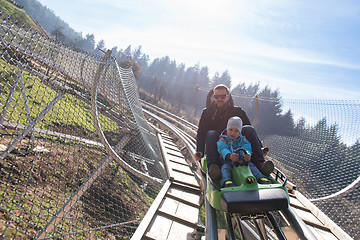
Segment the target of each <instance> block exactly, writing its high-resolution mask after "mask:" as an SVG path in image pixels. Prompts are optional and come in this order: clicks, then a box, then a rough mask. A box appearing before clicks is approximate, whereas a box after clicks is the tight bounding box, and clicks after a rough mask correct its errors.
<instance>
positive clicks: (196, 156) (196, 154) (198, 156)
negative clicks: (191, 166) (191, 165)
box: [194, 152, 203, 161]
mask: <svg viewBox="0 0 360 240" xmlns="http://www.w3.org/2000/svg"><path fill="white" fill-rule="evenodd" d="M194 156H195V159H196V160H197V161H200V160H201V158H202V156H203V154H202V153H201V152H196V153H195V154H194Z"/></svg>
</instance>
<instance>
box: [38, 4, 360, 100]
mask: <svg viewBox="0 0 360 240" xmlns="http://www.w3.org/2000/svg"><path fill="white" fill-rule="evenodd" d="M38 1H39V2H40V3H41V4H43V5H44V6H47V7H48V8H49V9H51V10H53V11H54V13H55V15H57V16H59V17H60V18H61V19H62V20H64V21H65V22H66V23H68V24H69V25H70V27H72V28H73V29H74V30H75V31H77V32H81V33H82V35H83V37H84V36H85V35H86V34H88V33H90V34H94V36H95V40H96V42H98V41H100V40H104V41H105V45H106V48H108V49H111V48H113V47H114V46H117V47H118V49H123V50H124V49H126V48H127V46H129V45H131V46H132V49H133V50H134V49H136V48H138V47H139V46H141V47H142V51H143V53H145V54H147V55H149V57H150V60H151V61H152V60H154V59H155V58H161V57H165V56H169V57H170V59H171V60H176V63H177V64H180V63H184V64H185V66H186V67H191V66H194V65H195V64H197V63H199V64H200V67H203V66H207V67H209V70H210V77H211V76H213V75H214V73H215V72H219V73H220V74H221V73H222V72H224V71H225V70H228V71H229V74H230V76H231V79H232V84H233V85H232V87H235V86H236V85H238V84H239V83H245V84H246V86H248V85H250V84H256V83H260V88H264V87H265V86H269V87H270V88H271V89H272V90H279V92H280V95H281V97H282V98H283V99H342V100H349V99H352V100H360V79H359V77H360V1H358V0H342V1H338V0H294V1H292V0H271V1H269V0H262V1H260V0H221V1H219V0H218V1H213V0H171V1H170V0H75V1H74V0H72V1H70V0H61V1H60V0H38Z"/></svg>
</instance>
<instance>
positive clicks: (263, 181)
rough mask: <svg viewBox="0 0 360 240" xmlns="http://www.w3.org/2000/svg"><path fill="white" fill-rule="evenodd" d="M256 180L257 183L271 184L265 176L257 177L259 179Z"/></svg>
mask: <svg viewBox="0 0 360 240" xmlns="http://www.w3.org/2000/svg"><path fill="white" fill-rule="evenodd" d="M257 182H258V183H259V184H271V181H270V180H269V179H267V178H264V177H262V178H259V179H258V180H257Z"/></svg>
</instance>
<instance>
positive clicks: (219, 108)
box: [214, 101, 228, 111]
mask: <svg viewBox="0 0 360 240" xmlns="http://www.w3.org/2000/svg"><path fill="white" fill-rule="evenodd" d="M227 103H228V102H227V101H226V102H224V103H223V104H222V105H221V106H219V105H218V104H217V103H214V105H215V107H216V108H217V109H218V110H220V111H221V110H224V109H226V107H227V105H228V104H227Z"/></svg>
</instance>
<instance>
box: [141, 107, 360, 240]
mask: <svg viewBox="0 0 360 240" xmlns="http://www.w3.org/2000/svg"><path fill="white" fill-rule="evenodd" d="M142 104H143V106H149V105H148V104H147V103H146V102H144V101H142ZM146 108H147V109H148V110H145V111H144V112H145V114H146V115H148V116H150V117H151V118H153V119H156V121H158V122H160V123H161V124H164V125H167V129H168V130H170V131H171V132H173V133H174V134H175V135H176V136H177V137H178V138H179V139H180V140H181V141H182V142H183V144H185V145H186V148H187V149H188V150H189V152H193V153H194V152H195V138H194V137H189V136H188V134H186V133H184V132H185V130H183V129H186V128H187V127H189V125H187V127H184V126H182V128H183V129H180V126H179V127H175V126H170V125H171V124H170V123H169V122H167V121H166V120H165V119H164V118H166V119H168V120H169V121H172V122H174V121H176V124H180V122H182V120H180V119H179V117H175V115H173V114H169V115H167V112H166V111H164V110H160V108H158V107H146ZM159 115H161V117H159ZM191 157H192V161H194V159H193V156H191ZM196 162H197V161H195V163H196ZM202 181H203V182H204V184H206V179H205V178H204V176H202ZM358 182H359V181H358V180H357V181H355V182H354V183H353V184H352V187H353V185H357V184H358ZM284 184H286V183H284ZM288 185H289V192H290V208H289V211H285V212H281V213H280V216H281V217H282V218H283V219H284V221H285V222H287V223H288V224H290V227H289V229H287V230H286V231H284V234H285V237H287V238H288V239H291V238H292V237H294V236H297V238H298V239H317V238H316V237H315V236H316V235H319V234H320V235H321V234H322V232H325V233H326V234H327V235H326V234H325V235H326V236H327V237H326V238H327V239H339V238H340V239H351V238H350V237H349V236H348V235H347V234H346V233H345V232H344V231H343V230H342V229H340V228H339V227H338V226H337V225H336V224H335V223H334V222H332V221H331V220H330V219H328V218H327V217H326V216H325V215H324V214H323V213H321V211H320V210H319V209H317V208H316V206H314V205H313V204H311V202H310V201H309V200H308V199H306V198H305V197H304V196H303V195H302V194H301V193H299V192H297V191H296V190H295V188H293V187H291V186H290V185H291V183H288ZM347 190H348V189H347ZM291 192H292V194H291ZM204 203H205V210H206V229H205V233H206V238H207V239H218V232H217V231H218V228H217V221H216V211H214V209H213V208H212V207H211V206H210V204H209V203H208V202H207V201H206V199H205V201H204ZM303 212H304V213H303ZM309 213H311V214H313V218H314V219H316V221H315V220H309V219H307V218H306V217H305V218H304V216H305V215H306V214H309ZM269 214H270V213H269ZM303 214H305V215H303ZM299 216H301V217H299ZM267 217H268V218H269V220H271V221H272V223H271V224H276V222H275V220H274V218H273V217H272V216H268V215H267ZM233 218H234V220H236V221H235V225H238V227H239V229H240V231H241V232H242V234H243V233H244V232H245V235H246V236H248V237H250V236H251V238H259V236H261V234H262V233H261V232H263V234H264V235H265V236H266V235H267V234H266V233H265V232H266V231H269V230H270V229H269V228H267V227H266V226H264V225H263V223H262V221H263V220H261V219H260V220H258V221H259V222H260V223H261V224H260V225H261V227H260V226H258V223H256V221H255V219H252V220H253V221H254V222H248V221H249V220H246V219H245V220H242V219H240V217H239V216H237V217H236V216H233ZM234 220H232V221H233V222H234ZM230 221H231V220H230ZM259 229H261V231H260V230H259ZM264 231H265V232H264ZM271 231H273V230H271ZM230 232H231V231H230ZM329 233H332V234H329ZM258 234H260V235H258ZM269 234H270V233H269ZM272 234H276V235H277V237H278V238H279V237H280V238H283V236H282V234H280V232H275V233H274V232H273V233H272ZM289 234H290V235H289ZM270 235H271V234H270ZM287 235H289V236H290V237H288V236H287ZM325 235H324V236H325ZM291 236H292V237H291ZM262 237H264V236H262ZM272 238H273V237H270V239H272Z"/></svg>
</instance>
